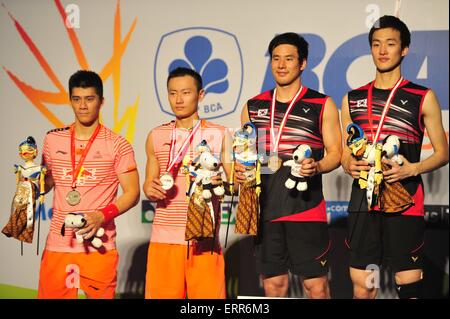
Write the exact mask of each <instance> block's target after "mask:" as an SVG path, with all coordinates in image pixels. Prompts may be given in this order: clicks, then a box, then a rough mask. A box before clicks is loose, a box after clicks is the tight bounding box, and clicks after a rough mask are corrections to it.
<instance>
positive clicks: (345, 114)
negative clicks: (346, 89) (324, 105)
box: [341, 94, 370, 178]
mask: <svg viewBox="0 0 450 319" xmlns="http://www.w3.org/2000/svg"><path fill="white" fill-rule="evenodd" d="M341 123H342V135H343V143H342V144H343V150H342V156H341V165H342V168H343V169H344V172H345V173H347V174H348V175H350V176H351V177H353V178H359V174H360V172H361V171H368V170H370V165H369V164H368V163H367V162H366V161H364V160H359V161H358V160H356V159H355V158H354V157H353V155H352V153H351V151H350V149H349V148H348V147H347V145H346V141H347V138H348V133H347V126H348V125H349V124H350V123H352V119H351V117H350V111H349V107H348V98H347V94H346V95H345V96H344V98H343V99H342V107H341Z"/></svg>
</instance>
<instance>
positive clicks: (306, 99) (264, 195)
mask: <svg viewBox="0 0 450 319" xmlns="http://www.w3.org/2000/svg"><path fill="white" fill-rule="evenodd" d="M272 96H273V90H270V91H266V92H264V93H261V94H260V95H257V96H255V97H254V98H252V99H250V100H248V102H247V107H248V114H249V118H250V120H251V121H252V123H253V124H255V126H256V127H257V129H258V153H259V154H265V155H270V153H271V132H270V112H271V110H270V109H271V105H272ZM327 99H328V96H326V95H324V94H321V93H319V92H317V91H314V90H311V89H308V88H305V90H304V94H303V96H300V97H299V99H298V100H297V102H296V103H295V105H294V106H293V107H292V109H291V112H290V114H289V116H288V118H287V122H286V126H285V128H284V129H283V133H282V135H281V138H280V143H279V149H278V156H279V157H280V158H281V159H282V160H283V162H284V161H286V160H289V159H291V157H292V153H293V151H294V149H295V148H296V147H297V146H298V145H299V144H308V145H309V146H310V147H311V149H312V157H313V158H314V159H315V160H316V161H318V160H320V159H321V158H322V157H323V155H324V146H323V139H322V132H321V124H322V114H323V110H324V105H325V102H326V100H327ZM289 104H290V102H288V103H281V102H279V101H276V103H275V119H274V128H275V132H276V134H278V128H279V127H280V123H281V121H282V120H283V117H284V115H285V113H286V110H287V108H288V106H289ZM264 172H266V174H264ZM267 172H268V169H265V170H264V169H263V170H262V174H261V183H262V192H261V195H260V203H261V213H262V218H263V220H265V221H269V220H274V219H277V218H280V217H284V216H289V215H293V214H297V213H301V212H304V211H307V210H311V209H314V208H315V207H318V205H319V204H320V203H321V202H322V201H323V193H322V176H321V175H320V174H319V175H316V176H313V177H311V178H307V182H308V190H307V191H305V192H298V191H297V190H296V189H295V188H294V189H293V190H289V189H288V188H286V187H285V185H284V184H285V182H286V180H287V179H288V176H289V173H290V167H288V166H281V168H280V169H279V170H278V171H277V172H276V173H271V174H267ZM323 215H324V216H323V218H324V219H325V220H326V213H325V212H323Z"/></svg>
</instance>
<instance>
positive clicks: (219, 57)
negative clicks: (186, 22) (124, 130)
mask: <svg viewBox="0 0 450 319" xmlns="http://www.w3.org/2000/svg"><path fill="white" fill-rule="evenodd" d="M177 67H186V68H190V69H193V70H195V71H197V72H198V73H199V74H200V75H201V76H202V79H203V88H204V90H205V98H204V99H203V101H202V102H201V103H200V105H199V114H200V117H202V118H205V119H214V118H218V117H221V116H224V115H227V114H229V113H232V112H234V111H235V110H236V108H237V106H238V102H239V97H240V95H241V90H242V81H243V62H242V54H241V49H240V47H239V42H238V40H237V38H236V37H235V36H234V35H233V34H231V33H229V32H226V31H223V30H219V29H213V28H206V27H193V28H186V29H181V30H176V31H173V32H170V33H167V34H165V35H163V36H162V37H161V40H160V42H159V45H158V49H157V52H156V57H155V67H154V83H155V91H156V96H157V99H158V103H159V106H160V108H161V110H162V111H163V112H164V113H168V114H171V115H173V113H172V110H171V108H170V105H169V102H168V100H167V86H166V81H167V75H168V74H169V72H170V71H172V70H173V69H175V68H177Z"/></svg>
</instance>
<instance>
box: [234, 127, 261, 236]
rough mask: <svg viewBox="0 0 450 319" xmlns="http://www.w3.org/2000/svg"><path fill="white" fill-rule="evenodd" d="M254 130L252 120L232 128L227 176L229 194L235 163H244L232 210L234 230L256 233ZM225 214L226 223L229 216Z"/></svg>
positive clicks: (257, 164) (258, 169)
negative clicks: (236, 198) (234, 207)
mask: <svg viewBox="0 0 450 319" xmlns="http://www.w3.org/2000/svg"><path fill="white" fill-rule="evenodd" d="M256 133H257V130H256V126H255V125H254V124H253V123H252V122H247V123H245V124H244V125H243V126H242V128H241V129H239V130H238V131H236V133H235V134H234V138H233V162H232V168H231V176H230V181H229V184H230V193H231V194H233V190H234V169H235V163H239V164H241V165H243V166H244V168H245V171H244V172H243V173H242V174H243V175H244V176H245V182H244V183H242V184H241V185H240V187H239V200H238V205H237V210H236V224H235V228H234V229H235V232H236V233H238V234H245V235H256V234H257V232H258V219H259V195H260V193H261V160H260V158H259V157H258V152H257V144H256V142H257V134H256ZM231 207H232V205H231V206H230V214H229V215H228V216H229V217H228V225H229V223H230V216H231ZM227 234H228V228H227Z"/></svg>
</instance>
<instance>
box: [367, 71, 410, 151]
mask: <svg viewBox="0 0 450 319" xmlns="http://www.w3.org/2000/svg"><path fill="white" fill-rule="evenodd" d="M402 82H403V77H400V79H399V80H398V81H397V83H395V85H394V87H393V88H392V90H391V93H390V94H389V97H388V99H387V101H386V104H385V105H384V108H383V113H382V114H381V118H380V121H379V122H378V127H377V132H376V133H375V137H374V134H373V121H372V91H373V86H374V84H375V81H373V82H372V83H370V86H369V89H368V90H367V113H368V116H369V126H370V138H371V139H372V144H373V145H374V144H376V143H377V142H378V138H379V137H380V134H381V129H382V128H383V125H384V121H385V120H386V115H387V112H388V110H389V108H390V106H391V102H392V100H393V98H394V95H395V93H396V92H397V89H398V88H399V87H400V84H401V83H402Z"/></svg>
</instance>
